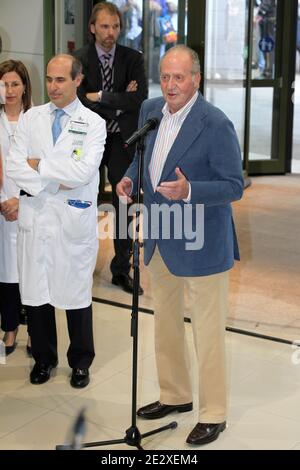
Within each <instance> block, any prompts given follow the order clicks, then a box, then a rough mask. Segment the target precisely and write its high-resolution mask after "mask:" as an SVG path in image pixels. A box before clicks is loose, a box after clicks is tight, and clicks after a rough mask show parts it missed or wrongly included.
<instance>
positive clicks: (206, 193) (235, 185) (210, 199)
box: [125, 93, 244, 276]
mask: <svg viewBox="0 0 300 470" xmlns="http://www.w3.org/2000/svg"><path fill="white" fill-rule="evenodd" d="M164 104H165V101H164V99H163V98H153V99H149V100H146V101H144V103H143V105H142V108H141V112H140V120H139V125H140V126H142V125H143V124H144V123H145V121H146V120H147V119H149V118H153V117H155V118H158V119H159V120H161V119H162V117H163V115H162V108H163V106H164ZM157 132H158V128H157V129H155V130H153V131H150V132H149V133H148V134H147V137H146V139H145V144H146V147H145V153H144V164H143V178H142V188H143V191H144V204H145V206H146V209H147V214H146V216H144V234H145V233H146V234H147V236H146V237H145V239H144V259H145V264H146V265H147V264H148V263H149V261H150V260H151V257H152V255H153V252H154V249H155V246H156V245H157V246H158V249H159V252H160V254H161V257H162V259H163V261H164V263H165V264H166V266H167V267H168V269H169V271H170V272H171V273H172V274H174V275H176V276H207V275H210V274H215V273H220V272H223V271H226V270H228V269H230V268H231V267H232V265H233V263H234V259H239V251H238V244H237V238H236V233H235V228H234V222H233V218H232V210H231V204H230V203H231V202H232V201H236V200H238V199H240V198H241V197H242V194H243V187H244V181H243V174H242V160H241V153H240V148H239V143H238V139H237V136H236V133H235V130H234V127H233V125H232V123H231V121H230V120H229V119H228V118H227V117H226V116H225V114H224V113H223V112H222V111H220V110H219V109H218V108H216V107H214V106H212V105H211V104H209V103H208V102H207V101H205V100H204V98H203V97H202V95H201V93H199V96H198V98H197V100H196V102H195V104H194V105H193V107H192V109H191V111H190V112H189V114H188V116H187V117H186V119H185V121H184V123H183V125H182V127H181V129H180V131H179V133H178V135H177V137H176V140H175V141H174V144H173V146H172V148H171V150H170V152H169V154H168V157H167V160H166V163H165V166H164V168H163V172H162V175H161V179H160V181H161V182H163V181H174V180H176V179H177V177H176V174H175V169H176V167H179V168H180V169H181V171H182V173H183V174H184V175H185V177H186V178H187V179H188V181H189V182H190V184H191V200H190V203H189V204H186V203H185V202H183V201H168V200H167V199H166V198H164V197H163V196H162V195H161V194H160V193H158V192H154V190H153V187H152V184H151V179H150V174H149V163H150V160H151V155H152V152H153V147H154V143H155V139H156V136H157ZM137 173H138V154H136V155H135V158H134V160H133V162H132V164H131V166H130V167H129V169H128V171H127V172H126V174H125V176H128V177H129V178H131V179H132V181H133V193H135V192H136V187H137ZM174 204H177V209H178V205H179V206H180V207H181V209H182V211H183V210H184V206H189V209H190V214H192V230H193V231H197V230H198V232H201V229H202V230H203V233H204V243H203V246H201V247H198V248H197V249H187V246H188V245H187V244H189V243H192V242H193V240H191V239H190V236H191V235H190V234H186V233H185V230H182V234H181V235H180V236H178V228H180V227H178V225H180V224H178V220H179V219H178V217H177V219H176V222H175V217H173V216H172V215H171V216H170V214H167V215H166V212H165V213H164V211H162V213H161V215H160V217H159V219H158V218H157V216H155V220H154V217H153V214H152V215H151V208H152V209H155V210H156V209H157V208H158V207H163V206H162V205H164V207H165V208H168V207H169V208H173V207H174ZM197 205H198V209H199V208H200V209H201V208H202V209H203V205H204V220H200V218H199V214H200V212H201V211H200V212H197V210H198V209H197ZM199 205H202V206H199ZM186 209H187V208H186ZM197 213H198V218H197ZM155 214H157V211H156V212H155ZM167 217H168V218H169V219H170V224H169V225H170V227H169V229H170V236H169V237H167V239H166V233H165V234H164V233H163V227H164V223H165V224H167V226H168V222H169V221H168V220H167V219H166V218H167ZM186 220H187V219H186ZM186 220H184V221H183V228H185V226H184V224H186ZM158 221H159V227H156V225H157V223H158ZM179 222H180V220H179ZM197 224H198V225H197ZM200 225H201V226H200ZM151 230H152V233H151ZM190 246H191V245H190ZM195 246H196V245H195Z"/></svg>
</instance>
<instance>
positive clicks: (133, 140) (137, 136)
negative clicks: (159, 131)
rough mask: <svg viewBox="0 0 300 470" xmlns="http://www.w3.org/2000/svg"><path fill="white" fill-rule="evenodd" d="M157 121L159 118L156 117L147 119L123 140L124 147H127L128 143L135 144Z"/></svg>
mask: <svg viewBox="0 0 300 470" xmlns="http://www.w3.org/2000/svg"><path fill="white" fill-rule="evenodd" d="M158 123H159V120H158V119H157V118H151V119H147V121H146V123H145V124H144V125H143V127H141V128H140V129H138V130H137V131H135V132H134V133H133V134H132V136H131V137H129V139H127V140H125V143H124V147H125V148H127V147H129V146H130V145H133V144H135V143H136V142H137V141H138V140H139V139H140V138H141V137H144V135H146V134H147V132H149V131H151V130H152V129H155V128H156V127H157V125H158Z"/></svg>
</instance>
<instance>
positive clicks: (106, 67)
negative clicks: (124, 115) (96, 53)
mask: <svg viewBox="0 0 300 470" xmlns="http://www.w3.org/2000/svg"><path fill="white" fill-rule="evenodd" d="M103 59H104V61H103V63H102V64H101V71H102V81H103V90H104V91H110V92H111V91H113V70H112V68H111V66H110V64H109V61H110V59H111V54H105V55H104V56H103ZM106 130H107V132H109V133H110V134H112V133H114V132H120V128H119V125H118V123H117V121H114V120H112V119H108V120H107V121H106Z"/></svg>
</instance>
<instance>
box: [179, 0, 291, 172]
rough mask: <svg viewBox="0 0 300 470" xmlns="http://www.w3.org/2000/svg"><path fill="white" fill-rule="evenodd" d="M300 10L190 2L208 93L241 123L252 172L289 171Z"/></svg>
mask: <svg viewBox="0 0 300 470" xmlns="http://www.w3.org/2000/svg"><path fill="white" fill-rule="evenodd" d="M296 1H297V0H296ZM295 5H297V4H296V3H295V0H290V1H289V2H285V1H284V0H189V1H188V10H189V16H188V36H187V43H188V45H190V46H191V47H193V48H194V49H196V50H197V52H198V53H199V55H200V58H201V62H202V66H203V74H202V90H203V94H204V96H205V97H206V98H207V99H208V100H209V101H210V102H212V103H213V104H215V105H216V106H218V107H219V108H221V109H222V110H224V112H225V113H226V114H227V115H228V116H229V117H230V119H231V120H232V121H233V123H234V125H235V128H236V131H237V134H238V137H239V141H240V145H241V149H242V154H243V167H244V170H245V172H246V173H248V174H271V173H284V172H285V171H288V166H289V165H288V161H289V159H290V155H291V140H292V139H291V135H290V128H291V121H292V116H293V104H292V94H293V90H292V83H293V81H294V75H293V70H292V69H293V61H294V57H293V53H292V54H291V51H293V50H294V47H295V45H294V44H292V41H293V37H292V36H293V34H291V32H292V31H293V30H294V24H295V14H296V13H295V11H294V10H295ZM296 8H297V6H296Z"/></svg>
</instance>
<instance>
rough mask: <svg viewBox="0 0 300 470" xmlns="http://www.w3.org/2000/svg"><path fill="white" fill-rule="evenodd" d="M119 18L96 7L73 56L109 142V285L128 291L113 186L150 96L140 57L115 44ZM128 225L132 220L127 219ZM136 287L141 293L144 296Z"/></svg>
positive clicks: (107, 7) (109, 6)
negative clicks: (112, 221)
mask: <svg viewBox="0 0 300 470" xmlns="http://www.w3.org/2000/svg"><path fill="white" fill-rule="evenodd" d="M121 27H122V16H121V13H120V11H119V10H118V8H117V7H116V5H114V4H113V3H110V2H100V3H97V4H96V5H95V6H94V8H93V11H92V14H91V17H90V20H89V32H90V35H91V42H90V44H88V45H87V46H85V47H84V48H83V49H80V50H79V51H76V52H75V56H76V57H77V58H78V59H79V60H80V61H81V63H82V65H83V74H84V79H83V81H82V84H81V86H80V88H79V93H78V96H79V98H80V100H81V101H82V103H83V104H84V105H85V106H87V107H88V108H90V109H91V110H92V111H95V112H96V113H97V114H99V115H100V116H101V117H103V118H104V119H105V120H106V125H107V140H106V146H105V152H104V156H103V160H102V165H106V167H107V170H108V179H109V182H110V183H111V186H112V202H113V206H114V208H115V211H116V220H115V234H114V249H115V256H114V258H113V260H112V262H111V265H110V268H111V272H112V275H113V277H112V283H113V284H115V285H119V286H121V287H122V288H123V289H124V290H125V291H126V292H130V293H131V292H132V290H133V282H132V278H131V276H130V275H129V271H130V267H131V265H130V256H131V240H130V238H129V237H127V238H125V239H124V238H123V237H121V233H119V200H118V197H117V195H116V185H117V183H118V182H119V181H120V179H121V178H122V176H123V175H124V173H125V171H126V170H127V168H128V167H129V165H130V163H131V162H132V159H133V153H134V148H133V149H132V148H130V149H124V141H125V140H126V139H127V138H128V137H130V135H131V134H132V133H133V132H134V131H135V130H136V129H137V125H138V115H139V110H140V106H141V103H142V102H143V100H144V99H145V98H147V94H148V86H147V80H146V76H145V71H144V61H143V56H142V54H141V53H140V52H138V51H135V50H133V49H130V48H128V47H124V46H121V45H119V44H116V42H117V40H118V37H119V35H120V31H121ZM127 220H128V224H129V223H130V221H131V219H130V218H127ZM142 292H143V291H142V289H141V288H140V292H139V293H140V294H142Z"/></svg>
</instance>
